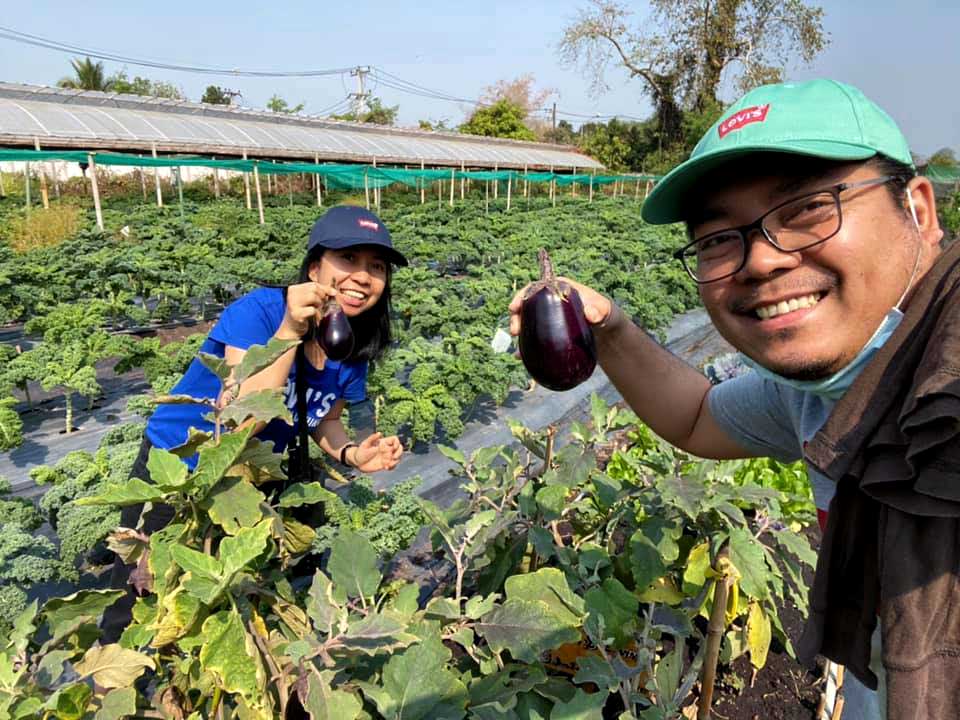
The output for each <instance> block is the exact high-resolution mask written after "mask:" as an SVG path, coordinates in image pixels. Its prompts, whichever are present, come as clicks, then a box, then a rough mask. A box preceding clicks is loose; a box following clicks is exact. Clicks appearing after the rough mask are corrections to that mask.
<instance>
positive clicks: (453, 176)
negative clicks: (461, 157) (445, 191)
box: [450, 168, 457, 207]
mask: <svg viewBox="0 0 960 720" xmlns="http://www.w3.org/2000/svg"><path fill="white" fill-rule="evenodd" d="M456 187H457V171H456V170H455V169H454V168H450V207H453V191H454V188H456Z"/></svg>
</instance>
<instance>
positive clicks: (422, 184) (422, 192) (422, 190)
mask: <svg viewBox="0 0 960 720" xmlns="http://www.w3.org/2000/svg"><path fill="white" fill-rule="evenodd" d="M420 169H421V170H423V160H421V161H420ZM426 201H427V183H426V179H425V178H420V204H421V205H423V204H424V203H425V202H426Z"/></svg>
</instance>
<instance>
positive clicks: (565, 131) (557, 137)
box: [543, 120, 577, 145]
mask: <svg viewBox="0 0 960 720" xmlns="http://www.w3.org/2000/svg"><path fill="white" fill-rule="evenodd" d="M543 139H544V140H545V141H546V142H552V143H557V144H559V145H576V142H577V136H576V133H575V132H574V130H573V125H571V124H570V122H569V121H568V120H560V121H559V122H558V123H557V126H556V127H555V128H550V129H549V130H547V131H546V132H544V133H543Z"/></svg>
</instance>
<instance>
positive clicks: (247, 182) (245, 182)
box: [243, 150, 253, 210]
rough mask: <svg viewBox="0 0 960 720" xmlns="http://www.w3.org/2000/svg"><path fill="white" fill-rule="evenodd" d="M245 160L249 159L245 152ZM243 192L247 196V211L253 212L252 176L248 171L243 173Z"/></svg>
mask: <svg viewBox="0 0 960 720" xmlns="http://www.w3.org/2000/svg"><path fill="white" fill-rule="evenodd" d="M243 159H244V160H246V159H247V151H246V150H244V151H243ZM243 190H244V192H245V193H246V196H247V210H253V205H252V204H251V203H250V175H249V174H248V173H247V171H246V170H244V172H243Z"/></svg>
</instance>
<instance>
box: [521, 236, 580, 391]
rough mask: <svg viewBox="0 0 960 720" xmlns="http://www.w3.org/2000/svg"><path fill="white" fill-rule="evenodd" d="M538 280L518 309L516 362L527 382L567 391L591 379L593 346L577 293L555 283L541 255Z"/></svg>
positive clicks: (548, 263)
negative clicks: (519, 362) (528, 378)
mask: <svg viewBox="0 0 960 720" xmlns="http://www.w3.org/2000/svg"><path fill="white" fill-rule="evenodd" d="M539 257H540V281H539V282H536V283H534V284H533V285H531V286H530V289H529V290H528V291H527V294H526V296H525V297H524V299H523V305H522V307H521V308H520V320H521V327H520V343H519V345H520V357H521V358H522V359H523V364H524V366H525V367H526V368H527V372H529V373H530V375H531V377H533V379H534V380H536V381H537V382H538V383H540V384H541V385H543V386H544V387H547V388H550V389H551V390H570V389H571V388H575V387H576V386H577V385H579V384H580V383H582V382H583V381H584V380H586V379H587V378H589V377H590V376H591V375H592V374H593V370H594V368H596V366H597V346H596V343H595V342H594V339H593V331H591V330H590V325H589V324H588V323H587V318H586V317H584V314H583V303H582V302H581V301H580V296H579V295H578V294H577V291H576V290H574V289H573V288H572V287H570V286H569V285H568V284H567V283H565V282H558V281H557V279H556V277H555V276H554V274H553V266H552V265H551V264H550V257H549V256H548V255H547V251H546V250H541V251H540V253H539Z"/></svg>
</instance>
